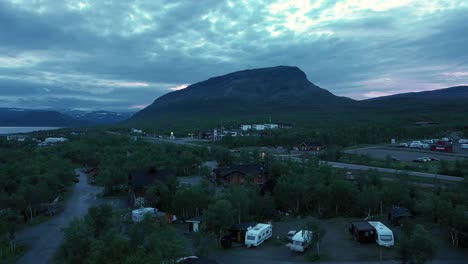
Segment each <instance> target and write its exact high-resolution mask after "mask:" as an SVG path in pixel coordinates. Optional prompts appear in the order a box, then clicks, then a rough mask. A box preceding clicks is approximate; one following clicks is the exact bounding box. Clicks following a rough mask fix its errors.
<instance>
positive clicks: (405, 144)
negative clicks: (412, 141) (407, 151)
mask: <svg viewBox="0 0 468 264" xmlns="http://www.w3.org/2000/svg"><path fill="white" fill-rule="evenodd" d="M398 146H399V147H401V148H407V147H409V145H408V143H400V145H398Z"/></svg>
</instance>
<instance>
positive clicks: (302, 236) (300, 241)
mask: <svg viewBox="0 0 468 264" xmlns="http://www.w3.org/2000/svg"><path fill="white" fill-rule="evenodd" d="M310 242H312V231H308V230H301V231H299V232H297V233H296V234H295V235H294V237H293V239H292V242H291V243H290V244H289V249H291V250H292V251H296V252H304V251H305V250H306V249H307V248H308V247H309V246H310Z"/></svg>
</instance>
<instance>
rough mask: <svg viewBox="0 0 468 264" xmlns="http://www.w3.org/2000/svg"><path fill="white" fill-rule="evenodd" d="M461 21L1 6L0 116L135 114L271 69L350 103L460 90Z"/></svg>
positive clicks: (342, 5) (457, 5) (339, 12)
mask: <svg viewBox="0 0 468 264" xmlns="http://www.w3.org/2000/svg"><path fill="white" fill-rule="evenodd" d="M165 2H166V3H165ZM168 3H169V4H168ZM467 13H468V2H467V1H464V0H421V1H409V0H388V1H382V0H344V1H333V0H322V1H305V0H304V1H303V0H296V1H281V0H277V1H271V0H256V1H255V0H230V1H221V0H204V1H192V0H180V1H169V2H168V1H137V0H135V1H91V0H64V1H55V0H6V1H1V2H0V107H10V106H11V107H27V108H80V109H108V110H128V109H131V110H135V109H139V108H141V107H144V106H146V105H148V104H150V103H151V102H152V101H153V100H154V99H156V98H157V97H159V96H160V95H162V94H164V93H167V92H169V91H172V90H177V89H181V88H184V87H185V86H187V84H189V83H194V82H198V81H202V80H205V79H207V78H210V77H212V76H216V75H221V74H225V73H229V72H232V71H237V70H243V69H246V68H258V67H269V66H276V65H294V66H298V67H300V68H301V69H302V70H304V71H305V72H306V74H307V75H308V78H309V80H310V81H312V82H314V83H315V84H317V85H319V86H321V87H323V88H326V89H328V90H330V91H331V92H333V93H335V94H337V95H343V96H349V97H352V98H355V99H364V98H368V97H375V96H379V95H387V94H392V93H398V92H405V91H421V90H430V89H438V88H444V87H449V86H454V85H459V84H468V63H467V62H468V51H467V50H466V47H468V34H467V31H468V26H467V25H468V16H467V15H466V14H467Z"/></svg>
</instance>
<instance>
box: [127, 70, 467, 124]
mask: <svg viewBox="0 0 468 264" xmlns="http://www.w3.org/2000/svg"><path fill="white" fill-rule="evenodd" d="M466 102H468V87H467V86H459V87H452V88H447V89H441V90H435V91H426V92H418V93H406V94H398V95H392V96H386V97H379V98H374V99H368V100H363V101H355V100H352V99H349V98H346V97H339V96H336V95H334V94H332V93H330V92H329V91H327V90H325V89H322V88H320V87H318V86H317V85H315V84H313V83H311V82H310V81H309V80H307V76H306V74H305V73H304V72H303V71H301V70H300V69H299V68H297V67H290V66H278V67H271V68H261V69H252V70H244V71H239V72H233V73H229V74H226V75H223V76H218V77H214V78H210V79H208V80H206V81H202V82H199V83H195V84H192V85H190V86H188V87H187V88H185V89H182V90H178V91H174V92H171V93H168V94H166V95H163V96H161V97H159V98H157V99H156V100H155V101H154V102H153V103H152V104H151V105H150V106H148V107H147V108H145V109H143V110H141V111H140V112H138V113H136V114H135V115H134V116H133V117H132V118H130V119H129V121H128V124H132V125H134V124H138V125H141V126H147V127H153V128H157V129H164V130H166V131H167V130H169V129H170V130H171V131H172V130H174V131H176V130H178V129H186V128H191V129H192V130H196V129H205V128H210V127H213V126H219V125H221V124H222V125H223V126H225V127H230V126H232V127H235V126H238V125H239V124H240V123H243V122H248V123H254V122H264V123H267V122H269V121H270V120H272V122H285V123H293V124H295V125H297V126H298V127H302V128H314V129H316V128H324V127H332V128H333V127H348V128H352V127H360V126H366V125H368V124H373V123H377V122H380V123H382V122H385V123H389V124H396V123H399V124H401V125H402V126H403V125H404V124H413V123H414V122H416V121H419V120H433V121H438V122H444V123H448V122H452V123H457V124H458V123H462V122H467V121H468V120H467V119H468V118H467V116H468V114H467V113H468V103H466ZM449 119H450V120H449ZM445 121H447V122H445Z"/></svg>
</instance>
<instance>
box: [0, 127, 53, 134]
mask: <svg viewBox="0 0 468 264" xmlns="http://www.w3.org/2000/svg"><path fill="white" fill-rule="evenodd" d="M60 128H61V127H0V135H2V134H16V133H28V132H33V131H40V130H54V129H60Z"/></svg>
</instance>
